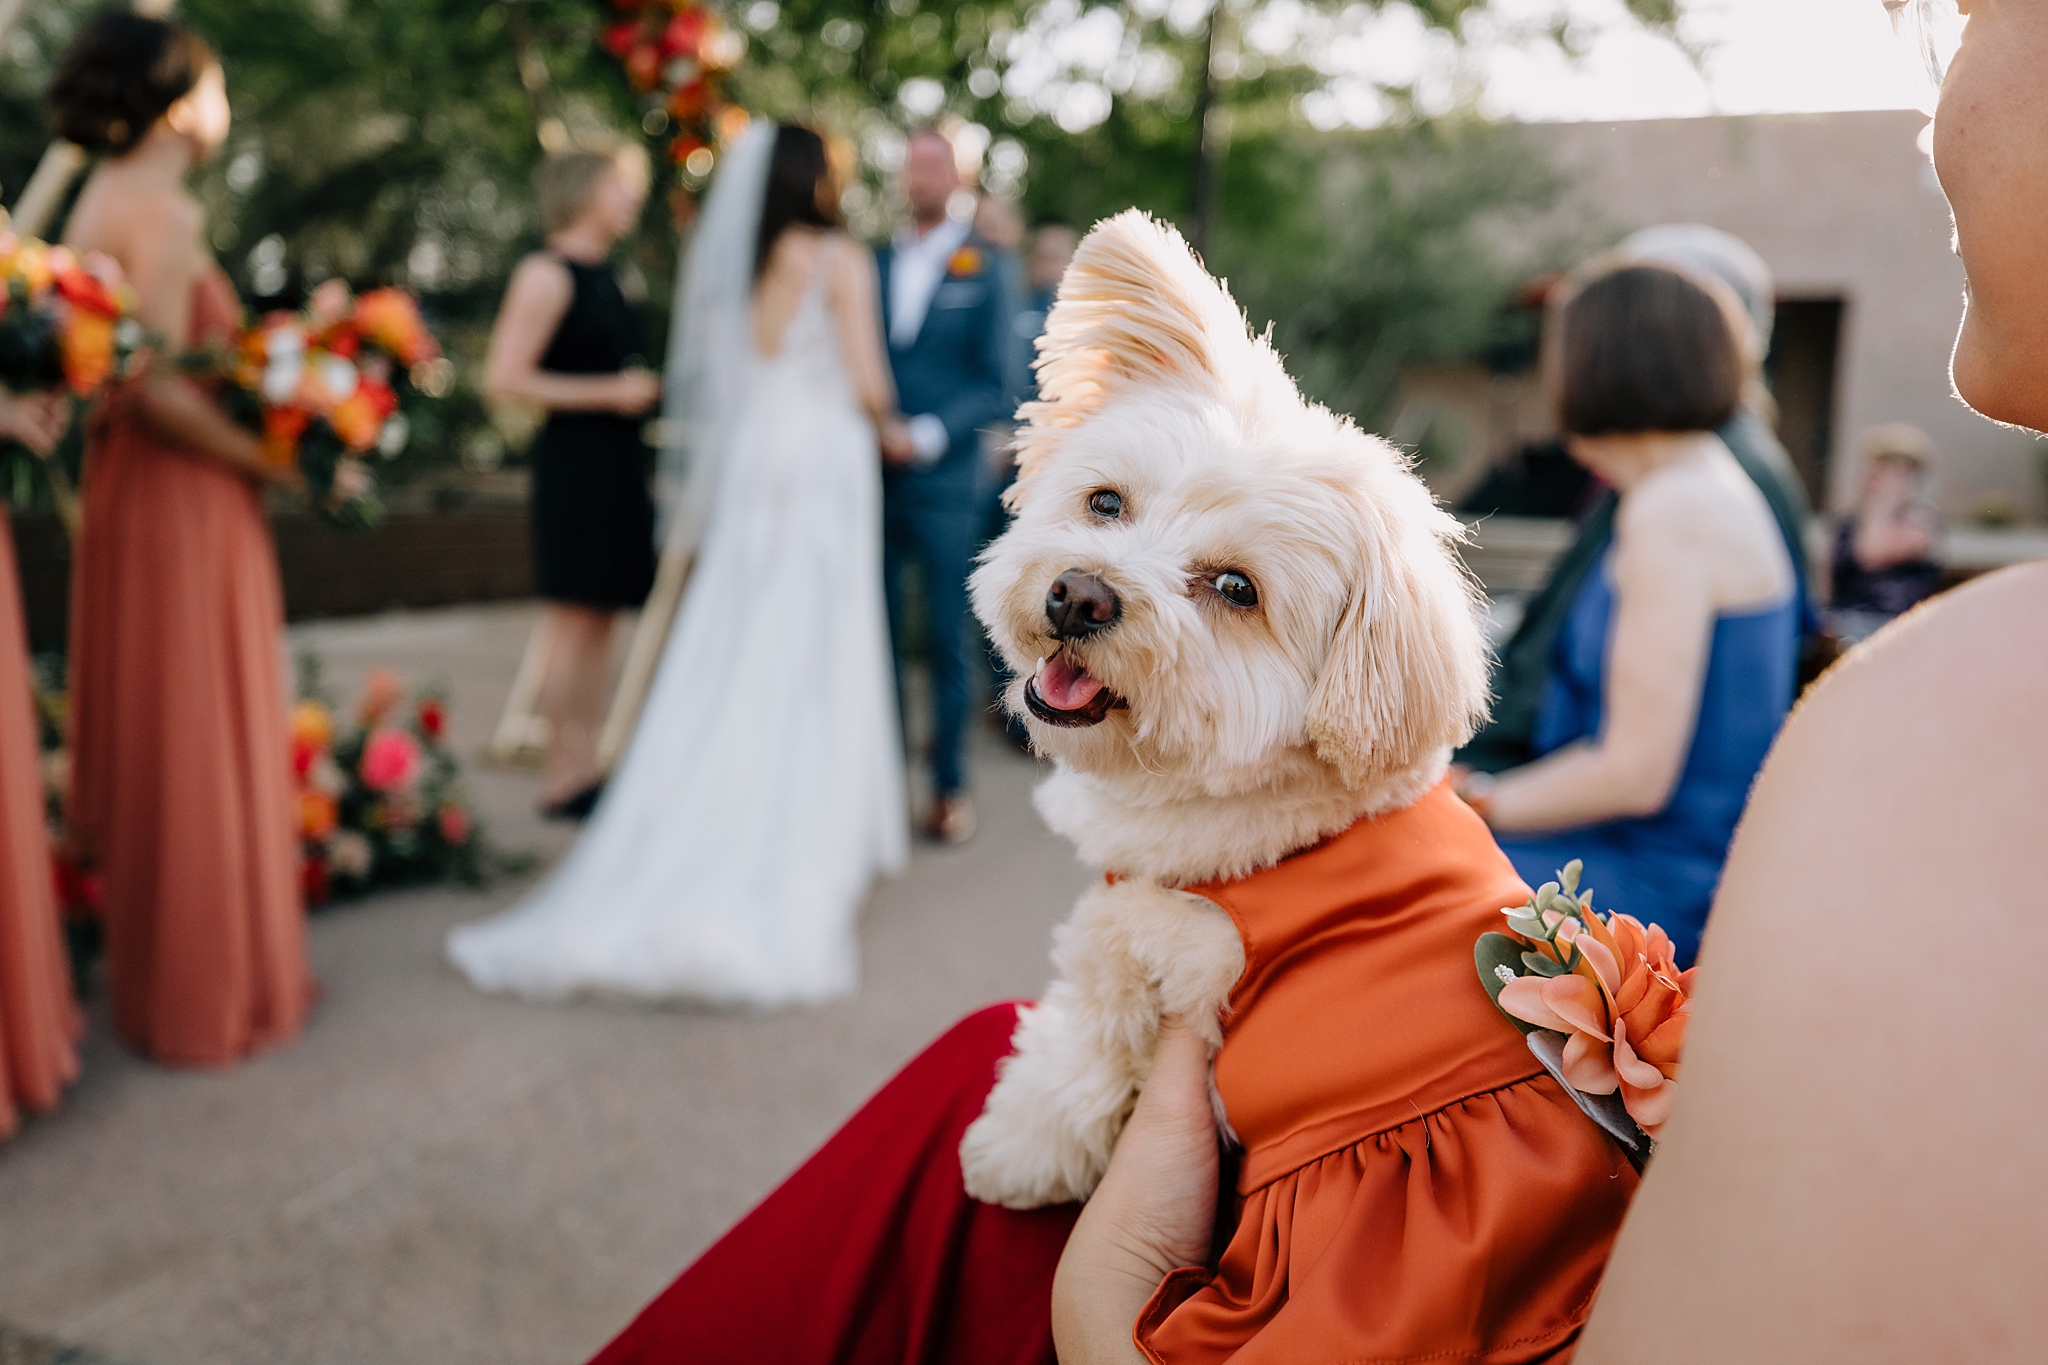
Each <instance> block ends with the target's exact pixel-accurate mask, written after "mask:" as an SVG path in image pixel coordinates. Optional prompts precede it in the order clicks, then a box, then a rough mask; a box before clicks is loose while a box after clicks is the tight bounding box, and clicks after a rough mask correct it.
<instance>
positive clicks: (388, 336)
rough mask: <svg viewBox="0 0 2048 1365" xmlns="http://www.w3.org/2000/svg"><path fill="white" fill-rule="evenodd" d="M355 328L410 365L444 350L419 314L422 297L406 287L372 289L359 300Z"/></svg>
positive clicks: (364, 336) (398, 359)
mask: <svg viewBox="0 0 2048 1365" xmlns="http://www.w3.org/2000/svg"><path fill="white" fill-rule="evenodd" d="M354 323H355V328H356V330H357V331H358V332H360V333H362V335H363V339H364V340H366V341H368V342H369V343H370V344H371V345H373V346H377V347H380V348H381V349H383V350H385V351H387V352H389V353H390V355H391V358H392V359H394V360H396V361H397V362H398V363H399V364H401V365H403V366H405V367H406V368H408V369H410V368H411V367H412V366H414V365H419V364H423V363H425V362H426V361H429V360H433V359H434V358H436V357H437V356H439V355H440V354H441V347H440V344H439V343H438V342H436V341H435V340H434V334H433V333H432V332H430V331H428V330H427V324H426V321H425V320H424V319H423V318H421V317H420V306H419V301H418V300H416V299H414V298H413V296H412V295H411V294H408V293H406V292H405V291H404V290H403V289H372V290H371V291H370V292H369V293H367V294H364V295H363V296H362V297H361V298H359V299H357V300H356V311H355V317H354Z"/></svg>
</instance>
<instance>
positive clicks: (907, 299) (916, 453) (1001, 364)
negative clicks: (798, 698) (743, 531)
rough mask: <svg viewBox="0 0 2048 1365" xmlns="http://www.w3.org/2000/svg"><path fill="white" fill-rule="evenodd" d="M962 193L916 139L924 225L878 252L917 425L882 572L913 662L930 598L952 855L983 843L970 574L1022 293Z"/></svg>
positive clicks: (902, 388) (935, 778)
mask: <svg viewBox="0 0 2048 1365" xmlns="http://www.w3.org/2000/svg"><path fill="white" fill-rule="evenodd" d="M961 189H962V184H961V177H960V169H959V163H958V161H957V160H956V159H955V157H954V152H953V144H952V143H951V142H950V141H949V140H948V139H947V138H946V136H945V135H944V134H943V133H941V132H939V131H938V130H936V129H923V130H920V131H918V132H916V133H913V134H912V135H911V137H910V141H909V147H908V148H907V150H906V152H905V157H904V168H903V194H904V198H905V200H906V201H907V202H908V206H909V209H910V218H911V221H910V225H909V226H908V227H907V228H905V229H904V230H903V231H902V232H901V233H899V234H898V235H897V237H896V239H895V240H894V241H893V242H891V243H889V244H888V245H887V246H884V247H882V248H881V249H880V250H879V251H877V252H876V264H877V265H878V266H879V268H880V271H881V292H882V327H883V330H884V331H885V332H886V333H887V334H888V340H889V363H890V367H891V369H893V370H894V371H895V374H896V398H897V403H898V405H899V406H900V408H901V409H902V411H903V413H904V414H905V421H904V422H903V424H902V425H901V426H900V427H897V428H895V429H893V430H892V431H891V432H890V434H889V436H888V437H887V438H886V439H885V440H884V443H883V448H882V455H883V459H884V461H885V462H886V463H885V466H884V469H883V475H882V570H883V573H884V574H886V575H887V587H888V601H889V630H890V633H891V634H892V635H893V636H894V638H895V641H896V648H897V653H898V656H899V658H900V656H901V654H902V651H903V646H904V641H905V635H906V627H907V625H908V623H907V622H906V621H905V619H904V613H905V611H906V609H907V604H906V603H905V601H904V597H903V575H904V571H905V570H906V569H907V568H908V567H909V566H910V565H912V564H915V565H917V567H918V570H919V574H920V577H921V578H922V581H923V587H924V621H923V623H922V624H923V626H924V631H923V634H924V639H925V648H926V652H927V654H928V655H929V658H930V663H931V680H932V702H933V709H934V711H935V713H936V714H935V716H934V719H933V725H932V736H931V750H930V753H931V765H932V809H931V814H930V817H929V819H928V820H927V822H926V826H925V828H926V832H927V833H928V834H930V835H931V836H932V837H933V838H935V839H939V840H941V841H943V842H945V843H953V844H958V843H965V842H966V841H967V840H968V839H970V838H972V837H973V835H974V826H975V813H974V802H973V800H972V798H971V797H970V796H969V795H968V792H967V776H966V772H965V770H964V767H963V765H962V757H963V756H962V752H961V751H962V749H963V747H964V745H965V739H966V727H967V708H968V698H969V691H970V688H971V686H972V679H973V677H974V674H973V672H972V671H971V669H972V663H973V660H974V658H975V651H974V647H973V645H972V643H971V639H970V634H969V616H968V606H967V574H968V571H969V570H970V569H971V568H972V567H973V561H974V552H975V549H976V547H977V545H978V543H979V541H978V532H979V516H978V513H977V503H978V499H977V496H976V495H977V492H978V489H979V482H980V480H981V477H982V474H981V464H982V461H981V455H980V450H981V442H980V437H979V432H980V430H981V428H982V427H984V426H986V425H988V424H989V423H990V422H993V421H996V420H997V419H999V418H1001V417H1005V416H1007V415H1008V409H1009V407H1010V406H1011V403H1010V383H1009V380H1010V378H1011V376H1010V368H1011V360H1012V357H1011V356H1010V351H1011V349H1012V348H1013V345H1014V343H1013V342H1012V341H1011V338H1010V327H1011V318H1012V317H1013V315H1014V313H1015V311H1016V309H1015V302H1014V300H1013V298H1012V294H1013V286H1012V283H1011V281H1010V280H1009V278H1008V271H1007V268H1006V266H1005V265H1004V263H1003V261H1002V259H1001V257H1000V254H999V253H998V252H997V250H996V249H995V248H994V247H993V246H991V245H990V244H989V243H987V242H985V241H983V240H981V238H979V237H977V236H975V235H974V232H973V230H972V228H971V227H970V226H969V225H968V223H967V222H966V221H964V220H960V219H955V218H952V217H949V216H948V208H949V206H950V204H951V201H952V199H953V197H954V195H955V194H957V193H959V191H960V190H961Z"/></svg>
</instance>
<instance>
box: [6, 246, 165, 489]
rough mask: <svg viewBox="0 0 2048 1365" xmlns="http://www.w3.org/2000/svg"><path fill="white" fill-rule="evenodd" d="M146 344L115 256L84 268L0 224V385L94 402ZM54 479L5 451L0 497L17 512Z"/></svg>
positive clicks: (14, 451) (23, 456) (20, 454)
mask: <svg viewBox="0 0 2048 1365" xmlns="http://www.w3.org/2000/svg"><path fill="white" fill-rule="evenodd" d="M0 223H4V217H0ZM142 340H143V335H142V325H141V323H139V322H137V321H136V320H135V317H134V298H133V296H132V295H131V294H130V292H129V290H128V288H127V286H126V285H125V284H124V283H123V281H122V278H121V268H120V266H119V265H117V264H115V262H114V261H113V260H112V259H111V258H109V257H105V256H95V257H93V258H92V259H91V260H90V261H86V262H81V261H80V260H79V259H78V258H77V257H76V256H74V255H73V254H72V253H71V251H70V250H69V249H68V248H65V247H61V246H51V245H49V244H48V243H46V242H40V241H37V240H36V239H35V238H33V237H17V236H15V235H14V234H13V233H12V232H9V231H7V230H6V229H5V228H4V226H0V384H4V385H6V387H7V388H8V389H9V390H11V391H13V392H15V393H29V392H36V391H40V390H46V389H54V390H58V391H61V392H65V393H69V394H71V395H72V396H74V397H76V398H90V397H92V396H93V394H95V393H97V392H98V391H99V389H100V388H101V386H102V385H104V384H105V383H106V382H107V380H109V379H110V378H113V377H114V376H115V375H117V374H119V373H121V372H123V371H124V370H125V369H126V367H127V365H128V363H129V360H130V358H131V357H132V356H133V355H134V354H135V351H136V349H137V348H138V347H139V346H140V345H141V344H142ZM48 480H49V470H48V467H47V466H46V465H45V464H44V463H43V462H42V461H41V460H38V459H36V458H35V457H34V456H32V455H30V454H29V453H28V452H27V451H25V450H22V449H20V448H19V447H13V448H10V449H7V450H5V451H0V493H4V495H5V496H6V497H7V499H8V500H9V501H10V502H12V503H13V504H14V505H15V506H17V507H26V506H28V505H30V504H31V503H33V502H35V501H36V500H37V489H38V488H39V487H41V486H42V485H44V484H46V483H47V482H48Z"/></svg>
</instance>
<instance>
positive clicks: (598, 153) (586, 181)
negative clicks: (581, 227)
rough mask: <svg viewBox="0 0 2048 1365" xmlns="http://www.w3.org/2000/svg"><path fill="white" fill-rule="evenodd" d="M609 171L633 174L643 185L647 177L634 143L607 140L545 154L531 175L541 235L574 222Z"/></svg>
mask: <svg viewBox="0 0 2048 1365" xmlns="http://www.w3.org/2000/svg"><path fill="white" fill-rule="evenodd" d="M610 171H621V172H624V173H626V174H629V175H631V174H637V175H639V176H640V177H641V179H642V180H643V181H644V180H645V179H646V178H647V177H648V174H649V167H648V164H647V149H646V148H645V147H642V146H641V145H640V144H639V143H637V142H627V141H625V140H624V139H619V138H608V139H605V140H603V141H600V142H596V143H588V144H585V145H583V146H581V147H575V148H572V149H570V150H568V151H564V152H551V153H549V154H548V156H547V158H546V159H545V160H544V161H542V162H541V163H540V169H539V170H537V171H535V172H534V175H533V197H534V202H535V204H536V205H537V206H538V208H539V209H540V228H541V231H542V232H544V233H548V234H550V235H552V234H554V233H557V232H560V231H561V230H562V229H563V228H566V227H568V226H569V225H570V224H571V223H573V222H575V221H576V219H577V218H578V217H579V216H580V215H581V214H582V212H583V210H584V209H586V208H588V207H590V200H591V197H592V196H593V195H595V194H596V193H597V187H598V185H599V184H600V183H601V182H602V181H603V180H604V177H605V175H606V173H608V172H610Z"/></svg>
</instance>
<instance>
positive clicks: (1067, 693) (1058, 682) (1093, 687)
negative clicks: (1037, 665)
mask: <svg viewBox="0 0 2048 1365" xmlns="http://www.w3.org/2000/svg"><path fill="white" fill-rule="evenodd" d="M1101 690H1102V680H1101V679H1100V678H1092V677H1090V676H1089V675H1088V670H1086V669H1085V668H1082V667H1081V665H1079V664H1077V663H1075V662H1074V661H1073V660H1072V659H1070V658H1068V657H1067V656H1066V655H1064V654H1055V655H1053V656H1052V658H1050V659H1048V660H1046V664H1045V668H1044V670H1043V671H1042V672H1040V673H1039V675H1038V695H1039V696H1040V697H1043V698H1044V699H1045V704H1046V705H1047V706H1050V707H1051V708H1052V709H1053V710H1055V711H1078V710H1080V709H1081V708H1082V707H1084V706H1086V705H1087V704H1088V703H1089V702H1091V701H1093V700H1095V694H1096V693H1097V692H1100V691H1101Z"/></svg>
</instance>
